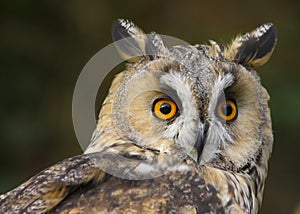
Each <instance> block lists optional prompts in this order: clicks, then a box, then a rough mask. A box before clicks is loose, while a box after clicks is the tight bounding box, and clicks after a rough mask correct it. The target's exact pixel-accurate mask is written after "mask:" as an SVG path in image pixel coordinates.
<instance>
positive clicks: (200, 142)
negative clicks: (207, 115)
mask: <svg viewBox="0 0 300 214" xmlns="http://www.w3.org/2000/svg"><path fill="white" fill-rule="evenodd" d="M208 129H209V124H208V123H204V124H203V123H202V124H201V125H200V127H199V133H198V136H197V141H196V143H195V145H194V148H195V150H196V151H197V160H196V161H197V163H200V160H201V156H202V152H203V148H204V146H205V144H206V138H207V131H208Z"/></svg>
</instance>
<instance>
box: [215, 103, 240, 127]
mask: <svg viewBox="0 0 300 214" xmlns="http://www.w3.org/2000/svg"><path fill="white" fill-rule="evenodd" d="M217 115H218V116H219V117H220V118H221V119H223V120H225V121H226V122H230V121H233V120H235V119H236V118H237V115H238V109H237V105H236V102H235V101H234V100H233V99H226V100H222V101H221V102H219V104H218V106H217Z"/></svg>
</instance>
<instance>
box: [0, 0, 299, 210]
mask: <svg viewBox="0 0 300 214" xmlns="http://www.w3.org/2000/svg"><path fill="white" fill-rule="evenodd" d="M299 9H300V8H299V3H296V2H295V1H292V0H286V1H281V2H279V1H278V2H274V1H272V0H265V1H258V0H253V1H251V2H250V1H249V2H245V3H242V2H241V1H233V0H228V1H219V2H217V1H205V2H200V1H174V0H173V1H171V0H165V1H158V0H149V1H140V0H134V1H115V0H109V1H108V0H99V1H96V0H85V1H83V0H72V1H70V0H69V1H68V0H66V1H58V0H44V1H40V0H36V1H33V0H27V1H21V0H19V1H1V3H0V96H1V97H0V98H1V100H0V193H3V192H5V191H8V190H10V189H11V188H13V187H15V186H17V185H18V184H20V183H21V182H23V181H25V180H26V179H28V178H29V177H31V176H32V175H34V174H35V173H37V172H39V171H40V170H42V169H44V168H45V167H47V166H49V165H51V164H54V163H56V162H57V161H59V160H62V159H64V158H66V157H70V156H73V155H76V154H80V153H81V152H82V151H81V148H80V146H79V144H78V143H77V139H76V137H75V133H74V130H73V124H72V95H73V89H74V87H75V84H76V80H77V78H78V76H79V74H80V72H81V70H82V68H83V67H84V65H85V64H86V63H87V62H88V60H89V59H90V58H91V57H92V56H93V55H94V54H95V53H96V52H97V51H99V50H100V49H101V48H103V47H104V46H106V45H108V44H110V43H111V42H112V40H111V24H112V22H113V21H114V20H115V19H116V18H127V19H130V20H133V21H134V22H135V23H136V24H137V25H138V26H140V27H142V28H143V29H144V30H145V31H146V32H150V31H156V32H158V33H161V34H165V35H170V36H174V37H177V38H180V39H182V40H185V41H187V42H190V43H192V44H193V43H206V42H208V40H209V39H214V40H217V41H220V42H223V43H226V42H229V41H230V40H231V38H232V37H233V36H234V35H236V34H237V33H239V32H247V31H250V30H252V29H254V28H255V27H257V26H258V25H260V24H262V23H265V22H270V21H271V22H273V23H274V24H275V26H276V28H277V30H278V45H277V47H276V49H275V52H274V54H273V57H272V58H271V60H270V61H269V63H267V64H266V65H265V66H263V67H261V68H259V69H258V70H259V71H261V78H262V83H263V85H264V86H265V87H266V88H267V89H268V91H269V92H270V95H271V102H270V107H271V110H272V118H273V127H274V134H275V147H274V150H273V156H272V158H271V161H270V171H269V176H268V180H267V184H266V189H265V195H264V202H263V207H262V210H261V213H296V209H297V207H298V209H299V213H300V207H299V205H300V166H299V164H300V155H299V150H300V130H299V128H300V125H299V121H300V96H299V95H300V93H299V92H300V72H299V68H298V67H299V64H298V63H299V61H298V60H299V59H298V57H299V56H300V51H299V50H300V48H298V47H299V36H300V23H299V21H300V19H299V18H300V17H299V16H300V13H299V11H300V10H299ZM100 93H102V95H104V94H105V91H104V92H100Z"/></svg>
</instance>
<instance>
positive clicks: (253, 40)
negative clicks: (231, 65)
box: [224, 23, 277, 67]
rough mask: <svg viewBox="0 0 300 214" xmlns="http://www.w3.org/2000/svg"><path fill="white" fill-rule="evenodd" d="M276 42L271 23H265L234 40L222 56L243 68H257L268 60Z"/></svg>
mask: <svg viewBox="0 0 300 214" xmlns="http://www.w3.org/2000/svg"><path fill="white" fill-rule="evenodd" d="M276 42H277V32H276V29H275V27H274V26H273V24H272V23H267V24H264V25H261V26H260V27H258V28H256V29H255V30H254V31H252V32H250V33H246V34H244V35H242V36H238V37H237V38H236V39H234V40H233V42H232V43H231V44H230V45H229V46H228V48H227V49H225V54H224V56H225V58H227V60H229V61H233V62H236V63H239V64H242V65H244V66H248V67H258V66H261V65H263V64H265V63H266V62H267V61H268V60H269V59H270V57H271V55H272V52H273V50H274V48H275V45H276Z"/></svg>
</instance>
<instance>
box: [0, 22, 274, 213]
mask: <svg viewBox="0 0 300 214" xmlns="http://www.w3.org/2000/svg"><path fill="white" fill-rule="evenodd" d="M112 36H113V40H114V41H115V44H116V48H117V50H118V52H119V54H120V56H121V57H123V58H124V59H125V60H126V61H128V64H127V66H126V68H125V69H124V71H122V72H121V73H119V74H118V75H117V76H116V77H115V79H114V80H113V82H112V84H111V87H110V90H109V93H108V95H107V97H106V99H105V101H104V102H103V104H102V108H101V110H100V113H99V118H98V123H97V126H96V128H95V131H94V133H93V136H92V138H91V142H90V144H89V146H88V147H87V149H86V150H85V152H84V154H81V155H78V156H75V157H71V158H68V159H65V160H63V161H61V162H59V163H57V164H55V165H53V166H50V167H49V168H47V169H45V170H43V171H41V172H40V173H38V174H37V175H35V176H33V177H32V178H30V179H29V180H28V181H26V182H24V183H23V184H21V185H20V186H18V187H16V188H15V189H13V190H11V191H9V192H7V193H4V194H2V195H1V196H0V207H1V213H46V212H47V213H257V212H258V210H259V208H260V206H261V204H262V199H263V191H264V184H265V180H266V177H267V171H268V160H269V158H270V155H271V151H272V145H273V135H272V127H271V118H270V110H269V107H268V101H269V95H268V92H267V91H266V89H265V88H264V87H263V86H262V85H261V82H260V78H259V75H258V73H257V72H256V71H255V70H254V68H256V67H259V66H261V65H263V64H265V63H266V62H267V61H268V60H269V58H270V56H271V54H272V52H273V50H274V47H275V45H276V41H277V33H276V30H275V27H274V26H273V24H271V23H267V24H263V25H261V26H259V27H258V28H256V29H254V30H253V31H251V32H249V33H246V34H244V35H239V36H237V37H236V38H235V39H233V41H232V42H230V43H229V44H228V45H222V44H221V43H218V42H215V41H210V43H209V44H205V45H188V44H186V45H177V46H173V47H167V46H166V45H165V43H164V41H163V39H162V36H160V35H159V34H156V33H150V34H145V33H144V32H143V31H142V30H141V29H140V28H138V27H137V26H136V25H135V24H133V23H132V22H130V21H128V20H123V19H120V20H117V21H116V22H115V23H114V25H113V28H112Z"/></svg>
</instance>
